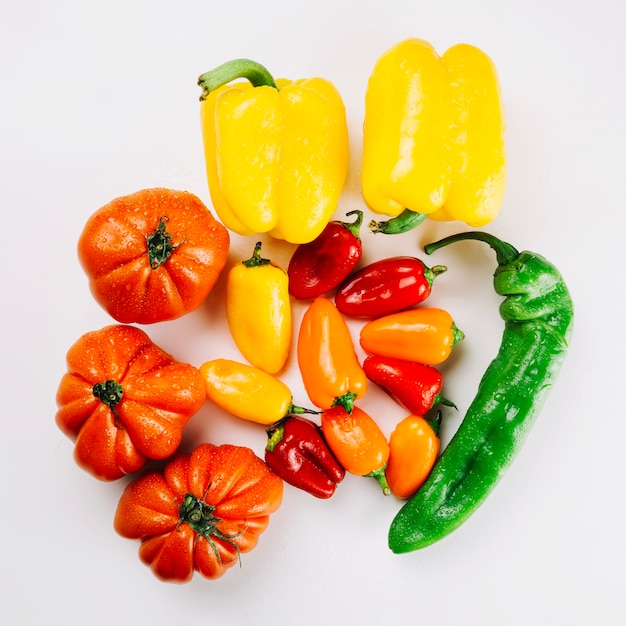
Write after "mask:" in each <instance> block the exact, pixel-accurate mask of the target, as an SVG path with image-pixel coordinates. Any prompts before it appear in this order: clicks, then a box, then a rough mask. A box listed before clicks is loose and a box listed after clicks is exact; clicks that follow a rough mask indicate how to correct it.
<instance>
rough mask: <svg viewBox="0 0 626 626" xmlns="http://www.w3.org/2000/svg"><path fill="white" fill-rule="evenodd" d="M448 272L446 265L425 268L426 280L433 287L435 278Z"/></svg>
mask: <svg viewBox="0 0 626 626" xmlns="http://www.w3.org/2000/svg"><path fill="white" fill-rule="evenodd" d="M447 271H448V268H447V267H446V266H445V265H433V266H432V267H424V278H425V279H426V280H427V281H428V284H429V285H430V286H431V287H432V286H433V283H434V282H435V278H437V276H439V275H440V274H443V273H445V272H447Z"/></svg>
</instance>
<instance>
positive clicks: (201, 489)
mask: <svg viewBox="0 0 626 626" xmlns="http://www.w3.org/2000/svg"><path fill="white" fill-rule="evenodd" d="M282 497H283V481H282V479H280V478H279V477H278V476H277V475H276V474H274V473H273V472H272V471H271V470H270V469H269V467H268V466H267V465H266V464H265V462H264V461H263V460H262V459H260V458H259V457H257V456H256V455H255V454H254V452H253V451H252V450H250V449H249V448H245V447H241V446H234V445H221V446H215V445H213V444H209V443H205V444H201V445H199V446H198V447H197V448H196V449H195V450H194V451H193V452H192V453H191V454H186V453H178V454H177V455H175V456H174V457H172V458H171V459H170V460H169V461H168V462H167V464H166V465H165V468H164V469H163V470H161V471H157V470H152V471H147V472H145V473H144V474H142V475H140V476H139V477H138V478H136V479H135V480H133V482H131V483H130V484H129V485H128V486H127V487H126V489H125V490H124V492H123V493H122V496H121V498H120V501H119V504H118V506H117V511H116V513H115V519H114V527H115V530H116V531H117V532H118V533H119V534H120V535H121V536H122V537H126V538H128V539H139V540H141V545H140V547H139V558H140V559H141V561H142V562H143V563H145V564H146V565H148V566H149V567H150V568H151V569H152V571H153V572H154V574H155V575H156V576H157V577H158V578H160V579H161V580H165V581H168V582H178V583H183V582H187V581H189V580H191V578H192V577H193V573H194V571H197V572H199V573H200V574H201V575H202V576H205V577H206V578H209V579H215V578H219V577H220V576H222V575H223V574H224V573H225V572H226V570H227V569H228V568H230V567H232V566H233V565H235V564H236V563H237V562H239V558H240V555H241V554H242V553H243V552H249V551H250V550H252V549H253V548H254V547H255V546H256V545H257V542H258V539H259V535H260V534H261V533H262V532H263V531H264V530H265V529H266V528H267V525H268V524H269V519H270V514H271V513H273V512H274V511H276V510H277V509H278V508H279V506H280V505H281V502H282Z"/></svg>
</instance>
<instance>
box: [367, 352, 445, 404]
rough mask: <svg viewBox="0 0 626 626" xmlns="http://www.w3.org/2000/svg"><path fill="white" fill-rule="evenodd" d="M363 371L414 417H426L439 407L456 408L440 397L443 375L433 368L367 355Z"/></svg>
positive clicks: (421, 364) (411, 362)
mask: <svg viewBox="0 0 626 626" xmlns="http://www.w3.org/2000/svg"><path fill="white" fill-rule="evenodd" d="M363 371H364V372H365V375H366V376H367V377H368V379H369V380H371V381H372V382H373V383H375V384H377V385H378V386H379V387H380V388H381V389H382V390H383V391H384V392H385V393H387V394H388V395H389V396H391V397H392V398H393V399H394V400H395V401H396V402H397V403H398V404H399V405H400V406H402V407H404V408H405V409H406V410H407V411H409V412H410V413H412V414H413V415H420V416H421V415H426V413H428V411H430V409H432V408H433V406H435V405H436V404H443V405H445V406H454V404H453V403H452V402H450V400H447V399H446V398H444V397H443V396H442V395H441V389H442V386H443V376H442V375H441V372H439V370H437V369H436V368H434V367H432V366H431V365H424V364H423V363H415V362H413V361H403V360H402V359H394V358H391V357H384V356H368V357H367V358H366V359H365V360H364V361H363Z"/></svg>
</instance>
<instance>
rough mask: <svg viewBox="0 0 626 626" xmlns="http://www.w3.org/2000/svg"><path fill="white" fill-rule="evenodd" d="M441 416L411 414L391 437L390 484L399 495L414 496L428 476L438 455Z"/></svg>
mask: <svg viewBox="0 0 626 626" xmlns="http://www.w3.org/2000/svg"><path fill="white" fill-rule="evenodd" d="M440 419H441V415H440V414H438V416H437V417H435V418H432V419H430V418H427V417H424V416H421V415H409V416H407V417H405V418H404V419H403V420H401V421H400V422H398V424H397V425H396V427H395V428H394V430H393V432H392V433H391V435H390V437H389V461H387V468H386V470H385V477H386V478H387V484H388V485H389V488H390V489H391V493H393V495H394V496H396V498H401V499H405V498H408V497H410V496H412V495H413V494H414V493H415V492H416V491H417V490H418V489H419V488H420V487H421V486H422V485H423V484H424V481H425V480H426V479H427V478H428V476H429V474H430V472H431V471H432V469H433V466H434V464H435V461H436V460H437V455H438V454H439V448H440V444H441V442H440V440H439V421H440Z"/></svg>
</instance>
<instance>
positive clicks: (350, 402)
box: [332, 391, 359, 413]
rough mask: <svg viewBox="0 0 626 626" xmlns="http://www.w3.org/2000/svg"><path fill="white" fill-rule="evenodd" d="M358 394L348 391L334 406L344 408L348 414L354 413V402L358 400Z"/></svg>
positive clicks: (338, 398)
mask: <svg viewBox="0 0 626 626" xmlns="http://www.w3.org/2000/svg"><path fill="white" fill-rule="evenodd" d="M358 397H359V396H358V394H356V393H354V392H353V391H346V393H344V394H343V396H337V397H336V398H335V399H334V401H333V404H332V406H342V407H343V408H344V409H345V410H346V411H347V412H348V413H352V410H353V409H354V401H355V400H356V399H357V398H358Z"/></svg>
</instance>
